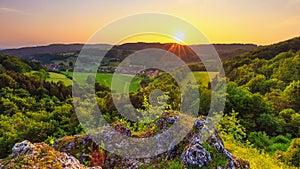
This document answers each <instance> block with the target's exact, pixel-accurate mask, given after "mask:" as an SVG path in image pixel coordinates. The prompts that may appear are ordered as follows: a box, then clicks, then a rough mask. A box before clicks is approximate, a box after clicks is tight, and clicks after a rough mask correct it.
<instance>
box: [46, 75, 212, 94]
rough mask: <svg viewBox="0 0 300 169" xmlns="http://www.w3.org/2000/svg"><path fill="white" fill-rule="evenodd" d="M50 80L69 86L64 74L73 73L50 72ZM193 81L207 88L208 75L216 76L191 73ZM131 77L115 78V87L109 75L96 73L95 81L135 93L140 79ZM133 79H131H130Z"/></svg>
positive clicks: (83, 77)
mask: <svg viewBox="0 0 300 169" xmlns="http://www.w3.org/2000/svg"><path fill="white" fill-rule="evenodd" d="M49 74H50V78H48V79H47V81H54V82H58V81H62V82H64V83H65V84H66V85H71V84H72V80H70V79H68V78H67V77H66V76H65V75H64V74H66V75H69V76H72V77H74V76H73V72H63V74H59V73H54V72H50V73H49ZM89 75H91V74H90V73H76V76H75V78H74V80H76V81H78V82H85V81H86V80H87V78H88V76H89ZM191 75H194V77H195V79H196V81H197V82H199V83H202V84H203V85H205V86H207V85H208V82H209V81H210V78H209V75H210V76H211V77H212V78H213V77H214V76H216V73H215V72H209V73H208V72H193V74H191ZM133 77H134V76H133V75H128V74H122V75H120V76H118V77H115V79H114V80H115V85H114V86H111V84H112V78H113V74H109V73H98V74H97V75H96V79H95V80H96V81H97V82H99V83H100V84H102V85H104V86H107V87H110V88H112V87H113V90H116V91H118V92H121V91H124V90H125V91H126V88H128V87H129V90H130V91H137V90H138V89H139V88H140V85H139V83H140V81H141V78H139V77H137V78H133ZM132 78H133V79H132Z"/></svg>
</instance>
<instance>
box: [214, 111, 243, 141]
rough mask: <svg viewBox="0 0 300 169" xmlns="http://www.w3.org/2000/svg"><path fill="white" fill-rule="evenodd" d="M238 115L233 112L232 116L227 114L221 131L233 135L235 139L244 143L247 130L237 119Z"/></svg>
mask: <svg viewBox="0 0 300 169" xmlns="http://www.w3.org/2000/svg"><path fill="white" fill-rule="evenodd" d="M237 116H238V113H237V112H235V111H234V110H232V112H231V114H230V115H227V114H225V115H224V117H223V118H222V120H221V123H220V124H219V130H220V131H221V132H225V133H227V134H231V135H232V136H233V137H234V138H235V139H237V140H239V141H242V140H243V139H244V138H245V137H246V133H245V131H246V130H245V128H244V127H243V126H242V125H241V124H240V121H239V120H238V119H237Z"/></svg>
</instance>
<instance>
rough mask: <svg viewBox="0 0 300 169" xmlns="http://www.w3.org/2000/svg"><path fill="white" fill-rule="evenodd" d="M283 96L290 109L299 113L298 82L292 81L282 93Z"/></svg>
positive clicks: (299, 90)
mask: <svg viewBox="0 0 300 169" xmlns="http://www.w3.org/2000/svg"><path fill="white" fill-rule="evenodd" d="M283 96H284V98H285V99H286V101H287V102H288V103H289V104H290V107H291V108H294V109H295V110H296V111H300V104H299V103H300V80H298V81H293V82H292V83H290V85H289V86H287V87H286V88H285V90H284V92H283Z"/></svg>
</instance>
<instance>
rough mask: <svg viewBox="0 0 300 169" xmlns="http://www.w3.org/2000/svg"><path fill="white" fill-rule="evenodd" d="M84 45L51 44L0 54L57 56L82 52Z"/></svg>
mask: <svg viewBox="0 0 300 169" xmlns="http://www.w3.org/2000/svg"><path fill="white" fill-rule="evenodd" d="M83 46H84V44H79V43H75V44H50V45H47V46H34V47H22V48H14V49H4V50H1V51H0V53H3V54H9V55H14V56H19V57H25V58H27V57H29V56H34V55H39V54H57V53H64V52H76V51H80V50H81V49H82V47H83ZM88 46H91V47H97V46H101V47H110V46H111V45H108V44H90V45H88Z"/></svg>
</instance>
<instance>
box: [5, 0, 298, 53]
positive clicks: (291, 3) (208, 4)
mask: <svg viewBox="0 0 300 169" xmlns="http://www.w3.org/2000/svg"><path fill="white" fill-rule="evenodd" d="M299 9H300V0H0V23H1V25H0V49H4V48H16V47H23V46H35V45H47V44H51V43H86V42H87V41H88V40H89V39H90V38H91V37H92V36H93V34H94V33H95V32H96V31H98V30H99V29H101V28H103V27H104V26H106V25H108V24H110V23H111V22H113V21H116V20H118V19H120V18H123V17H126V16H130V15H133V14H139V13H145V12H151V13H164V14H169V15H172V16H176V17H178V18H181V19H183V20H185V21H186V22H188V23H190V24H192V25H194V26H195V27H196V28H197V29H199V30H200V31H201V32H202V33H203V34H204V35H205V36H206V37H207V38H208V40H209V42H211V43H254V44H258V45H267V44H272V43H276V42H279V41H283V40H287V39H290V38H293V37H296V36H300V10H299ZM145 24H146V25H147V22H145ZM165 24H167V23H165ZM160 26H161V27H163V26H164V24H162V25H160ZM120 29H126V26H124V27H120ZM186 33H187V32H184V30H178V32H175V33H174V38H171V40H172V39H173V40H175V41H177V42H181V39H184V36H185V34H186ZM115 34H117V32H113V31H112V32H109V34H108V36H106V37H105V38H104V39H101V42H100V43H115V39H113V37H114V35H115ZM175 36H177V38H176V37H175ZM145 39H147V40H145ZM131 40H132V41H154V42H166V41H168V39H164V38H160V37H157V36H153V37H151V36H148V37H143V36H142V37H136V38H132V39H131ZM169 40H170V39H169Z"/></svg>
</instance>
